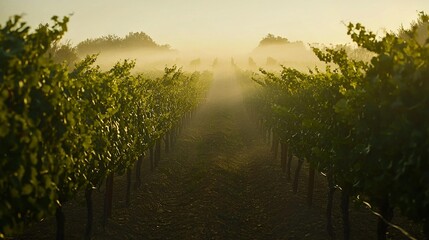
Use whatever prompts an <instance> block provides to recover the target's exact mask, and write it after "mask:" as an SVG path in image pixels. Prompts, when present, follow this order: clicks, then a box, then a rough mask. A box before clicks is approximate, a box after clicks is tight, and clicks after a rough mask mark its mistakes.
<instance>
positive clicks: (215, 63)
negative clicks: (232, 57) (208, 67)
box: [212, 58, 219, 67]
mask: <svg viewBox="0 0 429 240" xmlns="http://www.w3.org/2000/svg"><path fill="white" fill-rule="evenodd" d="M218 65H219V61H218V59H217V58H215V59H214V60H213V64H212V67H217V66H218Z"/></svg>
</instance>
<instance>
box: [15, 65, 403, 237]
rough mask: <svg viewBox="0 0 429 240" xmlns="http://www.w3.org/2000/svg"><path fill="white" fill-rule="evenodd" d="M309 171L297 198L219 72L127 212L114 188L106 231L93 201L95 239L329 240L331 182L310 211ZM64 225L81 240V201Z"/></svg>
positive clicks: (41, 233) (320, 183)
mask: <svg viewBox="0 0 429 240" xmlns="http://www.w3.org/2000/svg"><path fill="white" fill-rule="evenodd" d="M146 164H147V163H146ZM306 171H307V167H306V166H305V165H304V168H303V169H302V173H301V179H300V183H299V184H300V186H299V193H298V194H293V193H292V191H291V189H292V187H291V183H290V182H288V181H287V179H285V178H284V175H283V174H282V173H281V170H280V167H279V163H278V160H273V159H272V157H271V155H270V153H269V147H268V145H267V144H266V143H264V142H263V141H262V137H261V135H260V133H259V132H258V130H257V129H256V126H255V124H254V123H253V122H252V121H251V120H250V118H249V116H248V115H247V113H246V111H245V108H244V105H243V99H242V95H241V89H240V86H239V84H238V83H237V81H236V80H235V75H234V72H233V71H232V70H231V71H227V72H223V73H220V72H217V73H215V77H214V82H213V86H212V88H211V90H210V92H209V94H208V99H207V101H206V102H205V103H204V104H202V106H201V107H200V108H199V109H198V111H197V113H196V115H195V116H194V117H193V118H192V121H191V122H190V124H189V126H188V127H187V128H186V129H185V130H184V131H183V132H182V133H181V136H180V138H179V140H178V142H177V144H176V146H175V148H174V151H173V153H170V154H167V155H164V157H163V160H162V162H161V164H160V167H159V168H158V169H156V171H155V172H153V173H148V172H146V175H145V178H144V180H143V186H142V187H141V188H140V189H138V190H137V191H134V192H133V193H132V200H131V205H130V207H128V208H127V207H126V206H125V204H124V191H125V182H124V177H122V178H121V177H119V178H117V180H115V185H114V188H115V195H114V209H113V214H112V219H111V220H110V221H109V222H108V224H107V226H106V228H105V229H103V228H102V227H101V224H100V218H101V209H102V204H101V203H102V191H101V192H100V193H97V194H95V196H94V199H95V200H94V201H95V202H96V203H99V204H96V205H95V207H96V209H95V211H96V216H95V233H94V239H118V240H119V239H121V240H122V239H328V236H327V233H326V231H325V210H324V209H325V204H326V183H325V182H326V181H325V180H324V178H323V177H322V176H320V175H317V176H316V186H315V194H314V201H313V206H312V207H311V208H309V207H308V206H306V195H305V190H306V189H305V188H306V181H307V177H306V176H307V172H306ZM338 206H339V203H338V199H336V202H335V203H334V207H335V211H334V219H335V228H336V232H337V236H339V239H342V238H341V222H340V219H341V217H340V213H339V207H338ZM66 217H67V219H66V221H67V222H66V227H67V229H66V238H67V239H81V238H82V236H83V229H84V224H85V219H86V216H85V207H84V203H83V201H82V200H76V201H73V202H71V203H70V204H69V205H68V206H66ZM351 220H352V239H375V238H376V236H375V232H376V223H375V218H374V217H373V216H371V215H370V214H369V212H368V211H367V210H365V209H363V208H356V209H353V210H352V212H351ZM53 224H54V221H53V220H52V219H50V220H46V221H45V222H44V223H41V224H40V225H36V226H35V227H33V228H32V229H29V231H28V233H27V234H26V235H24V236H23V238H22V239H53V238H54V236H55V233H54V225H53ZM397 236H398V234H397ZM393 239H403V238H402V237H401V236H400V235H399V237H396V238H393Z"/></svg>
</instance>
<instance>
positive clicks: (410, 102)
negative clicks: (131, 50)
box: [0, 13, 429, 240]
mask: <svg viewBox="0 0 429 240" xmlns="http://www.w3.org/2000/svg"><path fill="white" fill-rule="evenodd" d="M52 21H53V24H52V25H40V26H39V27H38V28H37V29H35V30H32V29H31V28H30V27H29V26H27V25H26V23H25V22H23V20H22V19H21V17H18V16H16V17H13V18H11V19H10V20H9V21H7V22H6V24H4V25H1V26H0V29H1V33H0V43H1V45H0V46H1V51H0V76H1V79H0V140H1V144H0V149H1V150H0V194H1V201H0V239H3V238H6V239H15V238H16V239H20V237H21V236H22V237H23V238H24V239H43V238H45V237H46V238H53V236H51V235H49V236H48V235H40V236H37V234H34V235H32V232H29V230H30V231H33V232H34V233H40V232H41V231H38V230H37V228H40V229H47V228H51V229H53V226H52V224H50V223H52V222H55V227H56V229H55V233H54V234H55V237H56V239H68V238H69V237H70V232H71V231H73V230H70V228H74V227H76V226H77V225H78V226H84V230H83V232H79V233H78V234H79V235H72V236H73V238H85V239H124V238H126V239H135V238H137V239H139V238H143V239H177V238H179V239H302V238H308V239H327V238H330V239H336V238H338V235H339V234H338V232H339V231H338V229H341V232H342V233H341V237H340V239H341V238H342V239H363V238H367V239H368V238H377V239H380V240H381V239H417V238H425V239H428V238H429V161H428V157H429V136H428V134H429V111H428V108H429V98H428V96H429V95H428V92H429V82H428V80H429V79H428V78H429V38H427V37H425V36H428V33H429V17H428V16H427V15H425V14H424V13H420V15H419V19H418V20H417V22H416V23H415V24H413V25H412V26H411V28H410V29H402V30H401V31H400V33H399V34H396V33H386V34H385V36H383V37H379V36H377V35H376V34H374V33H373V32H371V31H369V30H367V29H366V28H365V27H364V26H362V25H361V24H349V25H348V26H347V30H348V31H347V34H348V35H349V36H350V37H351V39H352V40H353V41H354V43H355V44H356V46H357V47H358V48H359V49H363V50H364V51H366V53H369V56H371V58H370V60H368V58H367V56H368V55H366V56H365V57H363V58H359V56H350V54H349V53H348V52H346V50H344V49H342V48H316V47H313V48H312V51H313V52H314V54H315V55H316V56H317V57H318V58H319V59H320V61H322V62H324V65H323V66H324V67H323V68H320V67H316V68H313V69H311V70H309V71H307V72H305V71H300V70H297V69H294V68H289V67H286V66H282V69H281V70H280V72H275V71H270V70H266V69H263V68H260V71H259V73H255V72H251V71H248V70H244V69H242V68H241V67H240V66H238V65H237V64H236V63H235V62H234V60H233V59H232V60H231V63H230V64H227V66H213V68H212V71H213V72H209V71H205V72H197V71H196V72H192V73H189V72H186V71H183V70H182V69H181V68H180V67H177V66H176V65H173V66H171V67H165V69H164V71H163V72H157V73H144V72H138V71H136V62H135V61H133V60H123V61H119V62H117V63H116V64H115V65H114V66H113V67H111V68H110V69H107V70H105V69H102V68H101V67H99V66H98V65H97V54H94V55H88V56H86V57H85V58H84V59H82V60H80V61H78V62H76V63H75V64H74V66H72V67H71V66H70V65H69V63H67V62H58V61H54V58H53V56H52V55H51V52H50V50H51V48H52V46H54V45H55V44H56V43H57V42H58V41H59V40H60V39H61V38H62V36H63V35H64V34H65V32H66V31H67V24H68V21H69V19H68V18H67V17H64V18H63V19H62V20H61V19H59V18H58V17H53V18H52ZM422 34H423V35H422ZM252 61H253V60H252ZM216 62H217V59H216ZM252 64H253V65H254V64H255V63H254V62H252ZM213 65H214V64H213ZM220 65H221V64H220ZM222 67H223V68H222ZM225 69H226V70H225ZM163 153H166V154H165V155H166V156H163ZM164 160H169V161H164ZM303 170H306V171H307V172H302V171H303ZM304 178H305V180H304ZM117 179H119V182H120V184H121V186H119V187H118V188H120V189H122V190H121V193H122V194H123V195H124V196H121V197H120V198H122V197H123V199H124V200H123V201H124V203H125V206H126V207H125V208H124V209H121V210H120V211H116V212H115V209H114V208H113V206H114V205H116V206H117V205H118V204H116V203H115V197H114V193H116V192H117V191H115V189H114V181H115V180H117ZM303 184H306V186H305V187H306V192H305V196H304V195H302V193H301V191H300V190H299V189H300V188H302V186H301V185H303ZM115 186H116V185H115ZM133 186H134V188H133ZM115 188H116V187H115ZM100 189H102V194H100ZM336 192H340V196H337V195H336V194H335V193H336ZM94 195H96V196H94ZM79 199H80V200H79ZM94 199H98V200H97V201H96V202H94ZM100 199H102V200H100ZM76 201H80V202H84V205H85V216H76V214H73V211H75V210H76V211H81V210H79V209H81V208H82V207H81V206H74V205H73V204H74V203H75V202H76ZM100 202H101V203H100ZM337 202H339V210H340V213H339V214H340V215H341V217H340V218H341V224H339V223H338V221H337V218H336V215H337V214H336V211H337V210H335V209H336V208H337V206H336V203H337ZM99 206H102V214H101V218H100V219H99V218H98V212H97V211H98V210H97V211H96V210H94V209H99ZM298 206H299V208H298ZM65 208H67V211H65V210H64V209H65ZM305 209H307V210H305ZM65 212H68V213H70V215H71V216H72V218H73V217H74V218H78V219H79V218H80V221H81V223H80V225H79V224H77V225H76V223H73V224H72V225H71V227H70V226H67V221H66V219H67V214H65ZM362 212H364V213H362ZM115 215H116V216H115ZM321 216H322V217H321ZM352 216H354V217H352ZM288 217H291V219H295V220H289V219H288ZM53 219H55V221H53ZM368 219H372V220H368ZM397 219H399V220H397ZM306 221H308V222H306ZM354 221H359V222H360V223H356V222H354ZM372 221H377V226H376V229H374V231H373V234H372V235H371V233H369V231H368V226H366V223H367V222H371V223H372ZM112 222H113V223H115V224H116V225H115V224H112ZM403 224H405V225H403ZM99 225H101V226H102V230H100V228H99ZM339 225H341V226H339ZM115 226H116V227H117V228H115ZM410 226H411V227H410ZM354 227H355V230H353V228H354ZM76 228H78V227H76ZM322 228H323V229H322ZM67 229H69V230H67ZM121 229H122V230H121ZM320 229H322V230H323V231H319V230H320ZM356 229H358V230H356ZM393 231H394V233H392V232H393ZM66 232H67V233H68V234H69V236H68V235H67V234H66ZM40 234H42V233H40ZM74 234H77V233H74ZM125 236H126V237H125Z"/></svg>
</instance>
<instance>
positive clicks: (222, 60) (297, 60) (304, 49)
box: [79, 43, 321, 71]
mask: <svg viewBox="0 0 429 240" xmlns="http://www.w3.org/2000/svg"><path fill="white" fill-rule="evenodd" d="M79 57H80V58H83V57H84V56H83V55H82V56H79ZM124 59H131V60H135V61H136V68H135V69H136V70H137V71H152V70H162V69H164V68H165V67H168V66H172V65H177V66H179V67H182V68H183V70H185V71H205V70H212V69H213V68H217V69H219V66H226V65H236V66H237V67H239V68H241V69H244V70H251V71H258V69H259V68H264V69H268V70H277V69H280V68H281V65H283V66H286V67H293V68H297V69H300V70H306V69H308V68H312V67H314V66H316V65H321V62H320V61H318V59H317V57H316V56H315V55H314V54H313V52H312V51H311V49H310V48H309V47H308V45H307V44H305V43H299V44H297V43H291V44H285V45H270V46H262V47H261V46H258V45H257V44H255V46H254V47H253V48H249V49H248V51H247V52H246V51H241V52H240V51H234V50H233V49H231V47H230V46H225V48H224V49H223V48H222V45H219V46H217V47H216V48H208V49H206V50H205V49H197V50H193V49H185V50H178V49H171V50H168V51H159V50H154V49H138V48H137V49H136V48H134V49H118V50H107V51H102V52H99V53H98V58H97V64H98V65H100V66H101V67H102V68H103V69H107V68H109V67H111V66H113V65H114V64H115V63H116V62H118V61H120V60H124Z"/></svg>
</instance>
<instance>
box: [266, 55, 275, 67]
mask: <svg viewBox="0 0 429 240" xmlns="http://www.w3.org/2000/svg"><path fill="white" fill-rule="evenodd" d="M266 65H267V66H275V65H277V60H276V59H274V58H272V57H267V63H266Z"/></svg>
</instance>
